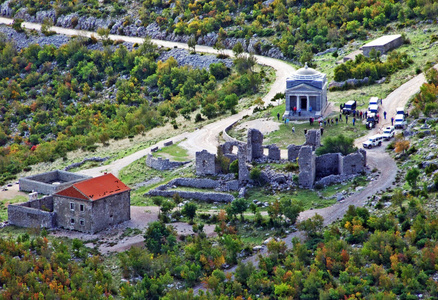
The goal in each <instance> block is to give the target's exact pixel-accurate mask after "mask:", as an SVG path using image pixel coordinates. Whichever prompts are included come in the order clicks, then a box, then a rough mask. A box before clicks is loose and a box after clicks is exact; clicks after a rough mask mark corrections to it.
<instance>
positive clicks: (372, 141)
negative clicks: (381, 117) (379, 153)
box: [362, 134, 383, 149]
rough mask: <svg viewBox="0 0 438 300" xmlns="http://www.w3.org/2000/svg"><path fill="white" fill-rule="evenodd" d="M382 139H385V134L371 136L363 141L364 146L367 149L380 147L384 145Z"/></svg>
mask: <svg viewBox="0 0 438 300" xmlns="http://www.w3.org/2000/svg"><path fill="white" fill-rule="evenodd" d="M382 140H383V136H382V135H380V134H378V135H373V136H371V137H369V138H368V140H367V141H365V142H363V144H362V145H363V147H364V148H366V149H371V148H374V147H378V146H380V145H382Z"/></svg>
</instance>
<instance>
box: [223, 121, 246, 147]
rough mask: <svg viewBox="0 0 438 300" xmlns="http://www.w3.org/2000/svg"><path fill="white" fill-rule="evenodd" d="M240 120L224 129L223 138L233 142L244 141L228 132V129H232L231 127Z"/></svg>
mask: <svg viewBox="0 0 438 300" xmlns="http://www.w3.org/2000/svg"><path fill="white" fill-rule="evenodd" d="M237 122H239V121H236V122H234V123H233V124H231V125H230V126H228V127H226V128H225V129H224V130H223V131H222V138H223V139H224V140H225V142H231V143H242V142H241V141H239V140H237V139H235V138H233V137H231V136H230V135H229V134H228V131H230V130H231V128H233V126H234V125H235V124H236V123H237Z"/></svg>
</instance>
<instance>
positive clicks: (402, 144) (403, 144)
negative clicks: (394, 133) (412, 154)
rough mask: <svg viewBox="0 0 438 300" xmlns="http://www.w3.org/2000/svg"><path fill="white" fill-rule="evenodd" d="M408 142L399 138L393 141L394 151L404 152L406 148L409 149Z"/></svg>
mask: <svg viewBox="0 0 438 300" xmlns="http://www.w3.org/2000/svg"><path fill="white" fill-rule="evenodd" d="M409 146H410V143H409V141H407V140H400V141H397V142H395V148H394V151H395V152H397V153H400V152H402V153H403V154H404V153H405V152H406V150H408V149H409Z"/></svg>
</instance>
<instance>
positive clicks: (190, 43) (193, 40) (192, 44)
mask: <svg viewBox="0 0 438 300" xmlns="http://www.w3.org/2000/svg"><path fill="white" fill-rule="evenodd" d="M187 46H189V49H192V51H193V52H195V53H196V36H195V35H194V34H193V35H192V36H191V37H190V38H189V40H188V41H187Z"/></svg>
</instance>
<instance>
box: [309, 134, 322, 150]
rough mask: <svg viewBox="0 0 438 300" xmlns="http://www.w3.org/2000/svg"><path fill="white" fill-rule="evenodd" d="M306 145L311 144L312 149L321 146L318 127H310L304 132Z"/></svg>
mask: <svg viewBox="0 0 438 300" xmlns="http://www.w3.org/2000/svg"><path fill="white" fill-rule="evenodd" d="M305 145H306V146H312V149H313V151H315V150H316V148H318V147H319V146H321V131H320V130H319V129H310V130H309V131H307V134H306V143H305Z"/></svg>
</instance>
